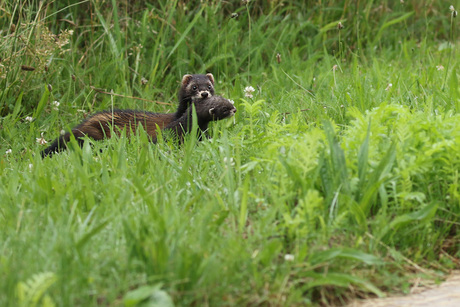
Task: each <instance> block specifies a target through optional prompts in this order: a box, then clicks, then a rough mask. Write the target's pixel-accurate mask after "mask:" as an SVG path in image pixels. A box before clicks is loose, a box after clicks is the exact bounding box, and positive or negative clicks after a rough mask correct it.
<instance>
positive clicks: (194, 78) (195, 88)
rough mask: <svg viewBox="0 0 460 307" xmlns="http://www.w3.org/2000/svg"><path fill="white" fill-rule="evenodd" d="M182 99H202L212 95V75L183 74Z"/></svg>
mask: <svg viewBox="0 0 460 307" xmlns="http://www.w3.org/2000/svg"><path fill="white" fill-rule="evenodd" d="M181 92H182V94H181V95H182V99H191V100H192V101H195V100H197V99H204V98H207V97H211V96H214V76H213V75H212V74H210V73H209V74H206V75H184V77H183V78H182V84H181Z"/></svg>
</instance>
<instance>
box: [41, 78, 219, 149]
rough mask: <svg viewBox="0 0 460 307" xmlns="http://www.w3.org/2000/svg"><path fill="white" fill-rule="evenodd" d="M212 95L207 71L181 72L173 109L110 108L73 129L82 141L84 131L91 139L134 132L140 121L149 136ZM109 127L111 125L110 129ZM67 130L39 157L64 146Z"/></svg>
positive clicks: (67, 135)
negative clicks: (202, 72)
mask: <svg viewBox="0 0 460 307" xmlns="http://www.w3.org/2000/svg"><path fill="white" fill-rule="evenodd" d="M213 95H214V77H213V75H212V74H206V75H184V77H183V78H182V82H181V87H180V90H179V94H178V99H179V106H178V108H177V111H176V112H174V113H152V112H146V111H137V110H113V111H102V112H98V113H96V114H94V115H92V116H90V117H89V118H87V119H86V120H84V121H83V122H82V123H81V124H79V125H78V126H76V127H75V128H73V129H72V132H71V133H72V134H73V135H74V136H75V138H76V139H77V141H78V142H79V144H80V145H82V144H83V137H84V136H85V135H87V136H88V137H90V138H92V139H94V140H102V139H104V138H111V137H112V134H111V133H112V131H113V132H115V133H116V134H119V133H120V132H121V130H123V129H126V133H127V134H129V133H130V132H131V131H132V132H133V133H135V131H136V128H137V126H138V125H142V126H143V128H144V130H145V131H146V132H147V133H148V134H149V136H150V137H151V138H154V137H155V135H156V129H157V125H158V127H159V128H160V129H163V128H165V127H166V126H167V125H169V124H170V123H171V122H173V121H175V120H177V119H179V118H181V116H182V115H183V114H184V113H185V112H186V110H187V108H188V107H189V106H190V105H191V104H192V102H194V101H195V102H199V101H200V100H203V99H205V98H207V97H211V96H213ZM111 127H112V128H113V129H111ZM71 133H70V132H67V133H65V134H64V135H62V136H60V137H59V138H57V139H56V140H54V142H53V143H52V144H51V145H50V146H49V147H48V148H46V149H45V150H43V151H42V153H41V155H42V157H46V156H48V155H50V154H52V153H54V152H59V151H61V150H64V149H65V148H66V146H65V144H66V143H67V142H68V141H69V140H70V136H71Z"/></svg>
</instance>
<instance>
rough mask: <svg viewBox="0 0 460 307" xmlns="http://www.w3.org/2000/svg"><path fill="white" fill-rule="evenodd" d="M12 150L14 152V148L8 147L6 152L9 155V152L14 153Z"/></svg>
mask: <svg viewBox="0 0 460 307" xmlns="http://www.w3.org/2000/svg"><path fill="white" fill-rule="evenodd" d="M12 152H13V150H12V149H8V150H7V151H6V152H5V153H6V154H7V155H9V154H10V153H12Z"/></svg>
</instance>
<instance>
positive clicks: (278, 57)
mask: <svg viewBox="0 0 460 307" xmlns="http://www.w3.org/2000/svg"><path fill="white" fill-rule="evenodd" d="M276 61H277V62H278V64H280V63H281V53H279V52H278V53H277V54H276Z"/></svg>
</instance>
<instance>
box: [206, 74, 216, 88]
mask: <svg viewBox="0 0 460 307" xmlns="http://www.w3.org/2000/svg"><path fill="white" fill-rule="evenodd" d="M206 77H208V78H209V80H210V81H211V83H212V85H214V76H213V75H212V74H211V73H208V74H206Z"/></svg>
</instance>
